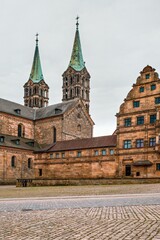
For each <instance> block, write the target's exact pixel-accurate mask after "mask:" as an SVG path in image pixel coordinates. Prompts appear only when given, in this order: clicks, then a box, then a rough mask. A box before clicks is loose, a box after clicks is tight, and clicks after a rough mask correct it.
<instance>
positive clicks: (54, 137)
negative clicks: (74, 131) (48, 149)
mask: <svg viewBox="0 0 160 240" xmlns="http://www.w3.org/2000/svg"><path fill="white" fill-rule="evenodd" d="M56 141H57V130H56V128H55V127H53V143H55V142H56Z"/></svg>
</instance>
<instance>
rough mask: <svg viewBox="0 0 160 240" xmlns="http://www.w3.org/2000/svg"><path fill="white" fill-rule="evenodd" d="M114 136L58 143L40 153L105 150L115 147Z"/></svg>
mask: <svg viewBox="0 0 160 240" xmlns="http://www.w3.org/2000/svg"><path fill="white" fill-rule="evenodd" d="M116 138H117V137H116V135H110V136H102V137H94V138H85V139H74V140H68V141H59V142H56V143H55V144H53V145H52V146H50V148H48V150H47V149H42V150H41V152H56V151H67V150H78V149H89V148H99V147H101V148H103V147H104V148H105V147H115V146H116Z"/></svg>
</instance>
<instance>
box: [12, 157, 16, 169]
mask: <svg viewBox="0 0 160 240" xmlns="http://www.w3.org/2000/svg"><path fill="white" fill-rule="evenodd" d="M11 167H16V156H12V157H11Z"/></svg>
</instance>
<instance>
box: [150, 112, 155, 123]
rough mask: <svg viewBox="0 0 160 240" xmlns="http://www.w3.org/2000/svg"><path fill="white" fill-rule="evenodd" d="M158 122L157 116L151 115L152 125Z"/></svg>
mask: <svg viewBox="0 0 160 240" xmlns="http://www.w3.org/2000/svg"><path fill="white" fill-rule="evenodd" d="M155 122H156V114H153V115H150V123H155Z"/></svg>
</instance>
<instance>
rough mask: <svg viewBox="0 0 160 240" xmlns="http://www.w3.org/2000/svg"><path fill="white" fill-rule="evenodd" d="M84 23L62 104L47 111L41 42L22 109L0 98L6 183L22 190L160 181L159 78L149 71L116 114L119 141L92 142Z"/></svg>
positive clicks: (0, 154)
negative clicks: (36, 187) (84, 48)
mask: <svg viewBox="0 0 160 240" xmlns="http://www.w3.org/2000/svg"><path fill="white" fill-rule="evenodd" d="M78 25H79V23H78V20H77V23H76V33H75V39H74V44H73V50H72V54H71V59H70V63H69V66H68V68H67V69H66V71H65V72H64V73H63V75H62V77H63V84H62V85H63V86H62V102H61V103H57V104H54V105H50V106H48V101H49V97H48V96H49V86H48V85H47V83H46V82H45V80H44V77H43V73H42V68H41V62H40V55H39V47H38V36H37V37H36V46H35V53H34V59H33V65H32V69H31V73H30V77H29V80H28V81H27V82H26V83H25V84H24V106H23V105H20V104H18V103H15V102H11V101H9V100H5V99H0V183H1V184H8V183H10V184H14V183H17V186H22V185H23V186H31V185H33V186H34V185H56V184H90V183H91V184H92V183H96V184H98V183H107V182H109V181H110V182H111V181H114V180H128V179H130V181H132V180H135V181H140V180H141V181H142V180H146V179H148V180H151V179H157V180H158V178H159V177H160V155H159V154H160V79H159V76H158V73H157V72H156V71H155V69H154V68H152V67H151V66H146V67H145V68H144V69H143V70H142V71H141V72H140V75H139V76H138V78H137V80H136V83H134V84H133V86H132V89H131V90H130V92H129V93H128V95H127V97H126V98H125V99H124V102H123V103H122V104H121V106H120V109H119V112H118V113H117V114H116V117H117V126H116V130H115V132H114V133H113V135H110V136H101V137H93V125H94V122H93V120H92V118H91V116H90V74H89V72H88V71H87V68H86V66H85V63H84V61H83V55H82V50H81V43H80V36H79V26H78Z"/></svg>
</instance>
